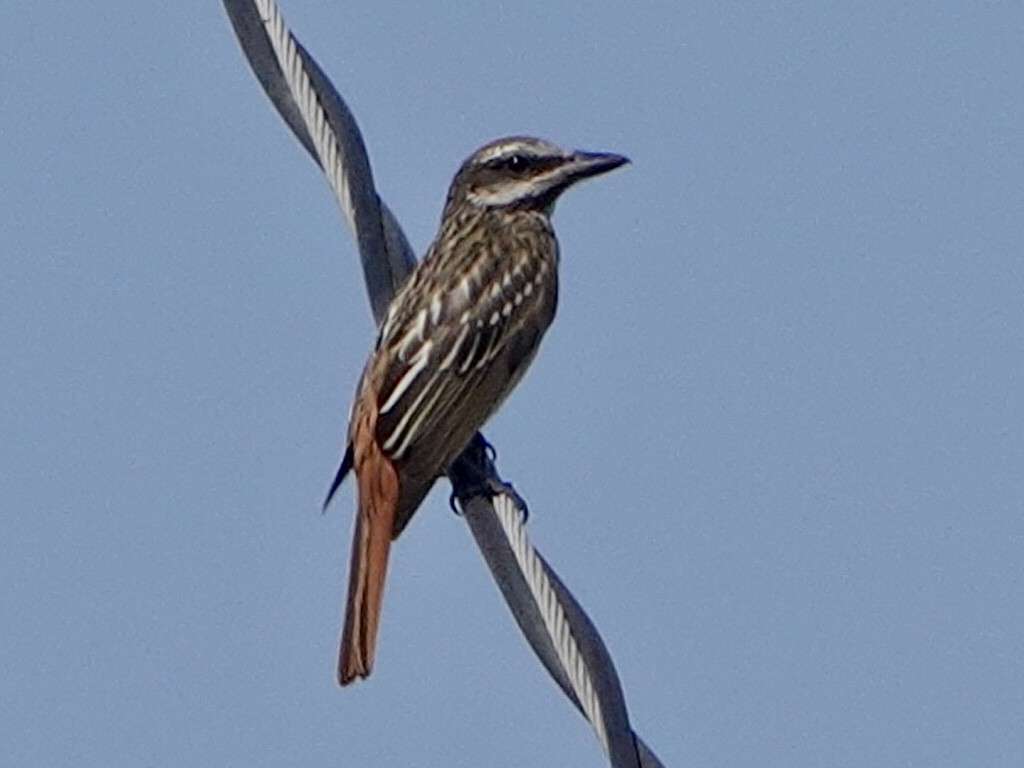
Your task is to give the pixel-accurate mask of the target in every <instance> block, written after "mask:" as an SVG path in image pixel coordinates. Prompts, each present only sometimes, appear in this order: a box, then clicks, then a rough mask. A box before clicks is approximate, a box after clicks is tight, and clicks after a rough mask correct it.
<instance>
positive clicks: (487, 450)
mask: <svg viewBox="0 0 1024 768" xmlns="http://www.w3.org/2000/svg"><path fill="white" fill-rule="evenodd" d="M495 455H496V454H495V451H494V448H493V447H492V446H491V444H490V443H488V442H487V440H486V439H485V438H484V436H483V435H481V434H480V433H479V432H477V433H476V434H475V435H474V436H473V439H472V440H470V442H469V445H468V446H466V449H465V450H464V451H463V452H462V454H461V455H460V456H459V457H458V458H457V459H456V460H455V462H454V463H453V464H452V466H451V467H450V468H449V469H448V479H449V480H451V482H452V493H451V496H450V497H449V499H448V503H449V505H450V506H451V508H452V510H453V511H454V512H455V513H456V514H459V509H458V507H457V506H456V503H455V502H456V500H458V501H465V500H468V499H471V498H473V497H474V496H484V497H486V498H488V499H493V498H494V497H495V496H502V495H503V496H508V498H509V499H511V500H512V503H513V505H515V507H516V509H518V510H519V511H520V512H522V515H523V521H524V522H525V521H526V520H527V518H528V517H529V510H528V508H527V506H526V500H525V499H523V497H522V496H520V495H519V494H518V493H517V492H516V489H515V488H514V487H513V486H512V484H511V483H507V482H505V481H504V480H502V479H501V477H499V476H498V471H497V469H496V468H495V466H494V457H495Z"/></svg>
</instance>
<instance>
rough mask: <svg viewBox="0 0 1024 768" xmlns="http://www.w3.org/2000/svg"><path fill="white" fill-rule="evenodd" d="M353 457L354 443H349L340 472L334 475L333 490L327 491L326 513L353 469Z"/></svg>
mask: <svg viewBox="0 0 1024 768" xmlns="http://www.w3.org/2000/svg"><path fill="white" fill-rule="evenodd" d="M353 456H354V454H353V450H352V443H349V444H348V447H347V448H345V456H344V457H343V458H342V460H341V466H340V467H338V471H337V473H336V474H335V475H334V480H333V482H331V488H330V490H329V491H327V498H326V499H324V506H323V511H324V512H326V511H327V507H328V506H330V503H331V499H333V498H334V494H335V493H336V492H337V490H338V488H339V487H340V486H341V483H342V481H343V480H344V479H345V475H347V474H348V473H349V470H350V469H352V461H353Z"/></svg>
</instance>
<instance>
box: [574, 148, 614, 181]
mask: <svg viewBox="0 0 1024 768" xmlns="http://www.w3.org/2000/svg"><path fill="white" fill-rule="evenodd" d="M628 162H629V158H628V157H623V156H622V155H615V154H612V153H611V152H573V153H572V155H570V156H569V160H568V162H567V163H566V171H567V172H568V176H569V177H570V178H572V180H573V181H579V180H580V179H589V178H590V177H591V176H600V175H601V174H602V173H608V171H614V170H615V169H616V168H618V167H619V166H620V165H625V164H626V163H628Z"/></svg>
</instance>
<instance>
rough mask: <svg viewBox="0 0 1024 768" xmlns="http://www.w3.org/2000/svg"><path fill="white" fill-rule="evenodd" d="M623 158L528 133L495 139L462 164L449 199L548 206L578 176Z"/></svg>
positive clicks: (489, 204) (483, 204)
mask: <svg viewBox="0 0 1024 768" xmlns="http://www.w3.org/2000/svg"><path fill="white" fill-rule="evenodd" d="M628 162H629V160H628V158H625V157H623V156H622V155H613V154H611V153H608V152H572V151H567V150H564V149H562V148H561V147H558V146H556V145H554V144H552V143H551V142H549V141H544V140H543V139H535V138H531V137H528V136H514V137H511V138H506V139H498V140H497V141H492V142H491V143H490V144H487V145H485V146H483V147H481V148H480V149H478V150H477V151H476V152H474V153H473V154H472V155H470V157H469V159H467V160H466V162H464V163H463V164H462V167H461V168H460V169H459V172H458V173H457V174H456V175H455V179H454V180H453V181H452V186H451V190H450V191H449V193H448V204H449V205H453V204H462V203H468V204H470V205H473V206H476V207H480V208H526V209H532V210H543V211H550V210H551V208H552V206H554V204H555V201H556V200H557V199H558V196H559V195H561V194H562V193H563V192H564V191H565V190H566V189H568V188H569V187H571V186H572V185H573V184H575V183H576V182H577V181H582V180H583V179H587V178H590V177H591V176H597V175H599V174H602V173H607V172H608V171H611V170H613V169H615V168H618V167H619V166H620V165H623V164H625V163H628Z"/></svg>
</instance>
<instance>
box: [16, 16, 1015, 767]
mask: <svg viewBox="0 0 1024 768" xmlns="http://www.w3.org/2000/svg"><path fill="white" fill-rule="evenodd" d="M58 5H60V8H59V9H56V8H55V7H54V4H47V3H16V4H12V5H11V7H8V8H6V9H5V18H4V23H3V24H2V25H0V584H2V589H0V764H2V765H3V766H111V765H125V766H129V765H131V766H136V765H146V766H180V765H197V766H240V767H248V766H282V765H303V766H338V765H341V766H439V765H451V766H485V765H486V766H530V765H550V766H597V765H602V764H603V762H604V758H603V756H602V755H601V753H600V751H599V749H598V747H597V746H596V742H595V741H594V739H593V737H592V735H591V733H590V730H589V728H588V727H587V725H586V724H585V722H584V721H583V720H582V719H581V718H580V717H579V716H578V715H577V714H576V712H575V711H574V710H572V709H571V708H570V706H569V705H568V704H567V703H566V701H565V700H564V699H563V698H562V696H561V694H560V693H559V692H558V691H557V690H556V688H555V687H554V685H553V684H552V683H551V682H550V680H549V679H548V677H547V675H546V674H545V673H544V672H543V670H542V669H541V667H540V665H539V664H538V662H537V661H536V660H535V659H534V657H533V655H532V653H531V652H530V651H529V650H528V648H527V646H526V645H525V643H524V641H523V640H522V638H521V637H520V635H519V633H518V631H517V629H516V628H515V626H514V624H513V622H512V620H511V618H510V616H509V615H508V612H507V610H506V608H505V606H504V603H503V602H502V601H501V599H500V597H499V595H498V592H497V589H496V588H495V586H494V585H493V583H492V582H491V579H490V576H489V573H488V572H487V570H486V568H485V567H484V565H483V562H482V560H481V557H480V555H479V554H478V553H477V551H476V549H475V547H474V544H473V542H472V539H471V537H470V536H469V533H468V531H467V529H466V527H465V525H464V523H463V522H462V521H461V520H460V519H459V518H457V517H456V516H455V515H453V514H452V513H451V512H450V511H449V510H448V507H447V504H446V497H447V487H446V484H439V487H438V490H437V491H436V492H435V494H434V495H432V496H431V497H430V499H429V500H428V502H427V503H426V505H425V506H424V508H423V509H422V510H421V511H420V513H419V515H418V516H417V518H416V519H415V521H414V522H413V524H412V525H411V526H410V528H409V529H408V530H407V532H406V534H405V535H404V536H403V537H402V539H401V540H400V541H399V543H398V546H397V547H396V549H395V550H394V551H393V559H392V570H391V572H390V577H389V584H388V587H389V590H388V595H387V600H386V604H385V615H384V622H383V628H382V636H381V645H380V649H379V654H378V659H377V667H376V670H375V673H374V675H373V676H372V677H371V678H370V680H369V681H368V682H365V683H362V684H359V685H356V686H354V687H352V688H351V689H348V690H344V691H342V690H340V689H339V688H338V687H337V686H336V684H335V682H334V660H335V652H336V643H337V637H338V629H339V624H340V614H341V604H342V599H343V594H344V587H345V578H346V573H347V561H348V550H349V536H350V531H351V524H352V511H353V506H354V503H353V499H352V495H351V489H350V488H346V489H345V491H344V492H343V493H341V494H340V501H339V502H338V503H337V504H336V505H335V507H334V508H332V509H331V511H330V512H329V514H327V515H326V516H321V515H320V512H319V505H320V502H321V501H322V499H323V496H324V493H325V491H326V489H327V486H328V483H329V481H330V479H331V477H332V475H333V472H334V470H335V468H336V465H337V461H338V458H339V456H340V451H341V443H342V434H343V431H344V428H345V420H346V416H347V410H348V405H349V402H350V398H351V397H352V394H353V390H354V387H355V384H356V380H357V377H358V375H359V372H360V369H361V367H362V365H363V361H364V359H365V356H366V354H367V352H368V350H369V348H370V345H371V343H372V340H373V335H374V334H373V327H372V324H371V321H370V318H369V311H368V307H367V302H366V299H365V296H364V293H363V287H362V283H361V278H360V276H359V273H358V268H357V259H356V255H355V251H354V248H353V244H352V241H351V238H350V236H349V234H348V232H347V231H346V229H345V228H344V225H343V224H342V222H341V219H340V216H339V215H338V213H337V212H336V210H335V208H334V202H333V200H332V198H331V195H330V193H329V191H328V188H327V186H326V183H325V182H324V181H323V179H322V178H321V177H320V174H319V171H318V170H317V169H316V167H315V166H314V165H313V163H312V162H311V161H310V160H309V159H308V157H307V156H306V155H305V153H304V152H303V151H302V150H301V148H300V147H299V145H298V143H297V142H296V141H295V140H294V139H293V138H292V137H291V136H290V134H289V133H288V131H287V129H286V128H285V127H284V125H283V123H282V122H281V121H280V119H279V118H278V117H277V115H276V114H275V113H273V111H272V110H271V107H270V105H269V102H268V101H267V99H266V97H265V96H264V95H263V93H262V92H261V90H260V88H259V87H258V85H257V83H256V81H255V79H254V77H253V75H252V73H251V72H250V71H249V68H248V65H247V64H246V63H245V61H244V59H243V57H242V54H241V52H240V50H239V47H238V45H237V43H236V41H235V39H234V37H233V34H232V31H231V29H230V26H229V24H228V21H227V18H226V16H225V14H224V11H223V9H222V7H221V6H220V4H219V3H217V2H212V0H211V1H210V2H205V3H196V2H193V3H138V2H128V1H127V0H103V2H96V1H95V0H85V1H83V2H78V3H64V4H58ZM381 5H383V7H380V6H381ZM284 11H285V14H286V17H287V18H288V20H289V22H290V23H291V24H292V27H293V29H294V30H295V31H296V33H297V34H298V35H299V37H300V39H301V40H302V41H303V42H304V43H305V44H306V45H307V47H308V48H309V49H310V50H311V51H312V52H313V53H314V55H315V56H317V58H318V59H319V60H320V62H321V63H322V65H323V66H324V68H325V69H326V70H327V71H328V73H329V74H330V75H331V76H332V78H333V80H334V82H335V83H336V85H337V86H338V88H339V90H340V91H341V93H342V94H343V95H344V97H345V98H346V99H347V100H348V103H349V104H350V106H351V107H352V109H353V111H354V112H355V114H356V116H357V118H358V120H359V121H360V124H361V126H362V129H363V132H364V134H365V136H366V140H367V143H368V145H369V150H370V154H371V157H372V160H373V164H374V170H375V173H376V177H377V181H378V185H379V187H380V190H381V192H382V194H383V195H384V196H385V198H386V199H387V200H388V202H389V203H390V204H391V205H392V207H393V209H394V210H395V211H396V213H397V214H398V216H399V218H400V220H401V221H402V222H403V224H404V226H405V228H406V230H407V232H408V234H409V236H410V238H411V240H412V242H413V243H414V245H415V246H416V248H417V251H419V252H422V251H423V249H424V248H425V247H426V245H427V244H428V243H429V241H430V239H431V238H432V237H433V233H434V230H435V227H436V224H437V220H438V217H439V214H440V208H441V204H442V201H443V197H444V193H445V190H446V187H447V184H448V182H449V180H450V178H451V176H452V174H453V172H454V171H455V169H456V168H457V167H458V165H459V163H460V162H461V161H462V160H463V159H464V158H465V156H466V155H468V154H469V153H470V152H471V151H472V150H473V149H475V148H476V147H477V146H479V145H480V144H482V143H484V142H485V141H488V140H490V139H492V138H495V137H497V136H501V135H507V134H511V133H523V132H525V133H531V134H537V135H541V136H544V137H546V138H550V139H552V140H555V141H557V142H559V143H562V144H564V145H568V146H574V147H579V148H585V149H601V150H610V151H615V152H621V153H623V154H626V155H629V156H630V157H631V158H632V159H633V164H632V165H631V166H629V167H628V168H625V169H623V170H620V171H617V172H616V173H614V174H612V175H610V176H607V177H604V178H601V179H600V180H598V181H593V182H591V183H588V184H586V185H584V186H581V187H580V188H578V189H575V190H573V191H572V192H570V193H569V194H568V195H566V197H565V198H564V199H563V201H562V202H561V203H560V205H559V209H558V211H557V213H556V216H555V224H556V228H557V230H558V233H559V236H560V239H561V243H562V250H563V270H562V284H563V290H562V298H561V305H560V311H559V317H558V318H557V320H556V323H555V326H554V328H553V330H552V332H551V333H550V334H549V336H548V338H547V340H546V341H545V343H544V346H543V348H542V350H541V354H540V355H539V357H538V359H537V361H536V363H535V364H534V367H533V369H532V370H531V372H530V374H529V375H528V376H527V378H526V379H525V380H524V382H523V384H522V385H521V387H520V388H519V390H518V391H517V392H516V394H515V395H514V396H513V397H512V398H511V400H510V401H509V402H508V404H507V406H506V407H505V408H504V409H503V411H502V412H501V414H500V415H499V416H498V417H496V418H495V419H494V420H493V421H492V423H491V424H490V425H489V427H488V429H487V433H488V435H489V436H490V437H491V439H492V440H493V442H494V444H495V445H496V447H497V448H498V451H499V463H500V467H501V470H502V473H503V474H504V475H505V476H506V477H507V478H509V479H511V480H513V481H514V482H515V483H516V485H517V487H518V488H519V490H520V491H521V492H522V493H523V495H524V496H525V497H526V498H527V499H528V500H529V502H530V505H531V511H532V516H531V518H530V523H529V527H530V532H531V534H532V535H533V537H534V539H535V541H536V543H537V544H538V546H539V547H540V548H541V550H542V551H543V552H544V554H545V555H546V556H547V557H548V558H549V559H550V560H551V562H552V563H553V564H554V565H555V567H556V568H557V569H558V571H559V572H560V574H561V575H562V576H563V578H564V579H565V580H566V582H567V583H568V584H569V585H570V586H571V587H572V588H573V590H574V591H575V593H576V594H577V596H578V597H579V599H580V600H581V602H582V603H583V604H584V606H585V607H586V608H587V609H588V611H589V612H590V614H591V616H592V617H593V619H594V621H595V622H596V624H597V625H598V627H599V628H600V629H601V631H602V633H603V635H604V638H605V640H606V642H607V644H608V646H609V648H610V650H611V652H612V655H613V657H614V659H615V661H616V663H617V665H618V669H619V672H620V674H621V677H622V680H623V684H624V686H625V689H626V694H627V699H628V702H629V705H630V711H631V714H632V718H633V723H634V726H635V728H636V729H637V731H638V732H639V733H640V734H641V735H643V737H644V738H645V739H646V740H647V741H648V742H649V743H650V744H651V746H652V747H653V748H654V749H655V751H656V752H657V753H658V754H659V755H660V756H661V758H662V759H663V760H664V761H665V763H666V765H668V766H680V767H681V766H705V765H707V766H762V765H763V766H782V765H785V766H868V765H908V766H909V765H913V766H967V765H972V766H974V765H977V766H1017V767H1019V766H1020V765H1021V764H1022V761H1024V405H1022V403H1024V324H1022V312H1024V262H1022V252H1024V184H1022V179H1024V139H1022V136H1024V85H1022V83H1024V46H1022V43H1021V41H1022V40H1024V24H1022V17H1021V14H1020V9H1019V8H1018V7H1015V5H1014V4H1013V3H1006V4H1003V5H999V4H994V3H986V4H981V3H977V4H960V3H923V2H921V3H899V4H893V3H887V2H864V3H857V4H850V3H806V4H797V3H785V2H779V3H773V4H771V5H770V7H766V4H761V3H739V2H737V3H713V4H712V3H681V2H674V1H673V2H668V1H665V2H638V3H611V2H604V3H594V4H591V5H588V6H587V7H586V8H584V7H583V6H582V5H580V6H570V4H562V5H559V4H553V3H550V2H539V1H537V2H532V1H530V0H521V1H520V2H515V3H512V2H501V3H495V2H472V3H469V2H467V3H451V2H440V1H439V0H435V1H434V2H422V3H415V4H414V3H402V4H399V3H391V4H387V3H385V4H380V3H375V2H310V1H309V0H288V2H286V3H285V5H284Z"/></svg>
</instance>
